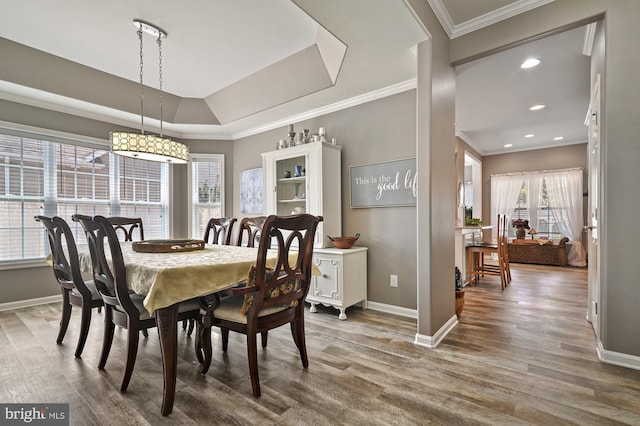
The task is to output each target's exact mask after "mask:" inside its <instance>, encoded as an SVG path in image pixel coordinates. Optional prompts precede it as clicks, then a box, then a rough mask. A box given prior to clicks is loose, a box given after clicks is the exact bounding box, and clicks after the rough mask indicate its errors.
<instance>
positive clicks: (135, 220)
mask: <svg viewBox="0 0 640 426" xmlns="http://www.w3.org/2000/svg"><path fill="white" fill-rule="evenodd" d="M107 219H108V220H109V223H111V225H113V229H115V230H116V234H118V233H121V234H122V235H123V237H124V241H133V234H134V231H135V230H136V229H137V230H138V232H137V233H138V236H139V237H140V238H139V239H138V240H137V241H144V228H143V226H142V219H141V218H139V217H121V216H111V217H109V218H107Z"/></svg>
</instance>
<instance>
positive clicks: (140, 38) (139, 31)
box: [138, 28, 144, 135]
mask: <svg viewBox="0 0 640 426" xmlns="http://www.w3.org/2000/svg"><path fill="white" fill-rule="evenodd" d="M138 39H139V40H140V132H141V133H142V134H143V135H144V89H143V88H144V84H143V81H142V72H143V66H144V62H143V58H144V55H143V54H142V28H139V29H138Z"/></svg>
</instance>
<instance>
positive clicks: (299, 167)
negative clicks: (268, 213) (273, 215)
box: [276, 156, 307, 216]
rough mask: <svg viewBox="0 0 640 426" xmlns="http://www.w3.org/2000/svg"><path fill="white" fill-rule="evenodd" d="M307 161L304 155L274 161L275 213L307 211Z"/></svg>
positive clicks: (285, 213)
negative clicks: (275, 180) (275, 181)
mask: <svg viewBox="0 0 640 426" xmlns="http://www.w3.org/2000/svg"><path fill="white" fill-rule="evenodd" d="M306 170H307V161H306V157H305V156H300V157H293V158H287V159H283V160H278V161H276V173H277V174H276V176H277V186H276V197H277V199H276V203H277V214H278V215H282V216H286V215H290V214H296V213H306V211H307V176H306Z"/></svg>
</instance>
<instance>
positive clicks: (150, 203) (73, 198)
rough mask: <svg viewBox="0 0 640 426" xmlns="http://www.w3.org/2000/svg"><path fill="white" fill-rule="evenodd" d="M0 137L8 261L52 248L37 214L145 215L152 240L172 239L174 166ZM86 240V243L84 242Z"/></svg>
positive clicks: (0, 221)
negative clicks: (170, 208) (171, 177)
mask: <svg viewBox="0 0 640 426" xmlns="http://www.w3.org/2000/svg"><path fill="white" fill-rule="evenodd" d="M78 143H79V145H75V144H67V143H60V142H51V141H47V140H42V139H38V138H37V137H27V136H25V135H16V134H3V133H0V153H1V154H0V158H2V161H0V235H2V239H3V244H2V245H0V263H5V262H6V263H9V262H17V261H23V260H30V259H41V258H43V257H45V256H46V254H47V253H48V250H49V245H48V242H47V240H46V234H45V232H44V230H43V227H42V225H41V224H39V223H37V222H36V221H35V220H34V219H33V217H34V216H37V215H45V216H56V215H57V216H60V217H62V218H64V219H65V220H66V221H67V222H69V224H70V226H71V227H72V229H74V231H75V233H76V240H77V242H78V244H79V245H82V243H83V241H84V236H83V235H82V233H81V232H80V229H79V227H78V225H74V224H73V223H72V222H71V216H72V215H73V214H75V213H80V214H87V215H98V214H99V215H104V216H135V217H141V218H142V220H143V223H144V227H145V237H147V238H167V236H168V216H167V211H168V182H169V179H168V173H169V168H168V165H167V164H163V163H153V162H150V161H144V160H135V159H132V158H126V157H120V156H115V155H113V154H111V153H110V152H108V151H105V150H104V149H103V147H102V146H100V147H98V146H93V147H92V146H90V144H89V143H87V144H86V146H85V145H80V144H82V142H78ZM79 236H80V237H79Z"/></svg>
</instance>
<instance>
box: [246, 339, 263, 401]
mask: <svg viewBox="0 0 640 426" xmlns="http://www.w3.org/2000/svg"><path fill="white" fill-rule="evenodd" d="M256 337H257V336H256V334H255V333H251V332H248V333H247V358H248V359H249V375H250V376H251V388H252V389H253V396H255V397H256V398H257V397H259V396H260V378H259V377H258V345H257V343H256Z"/></svg>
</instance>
